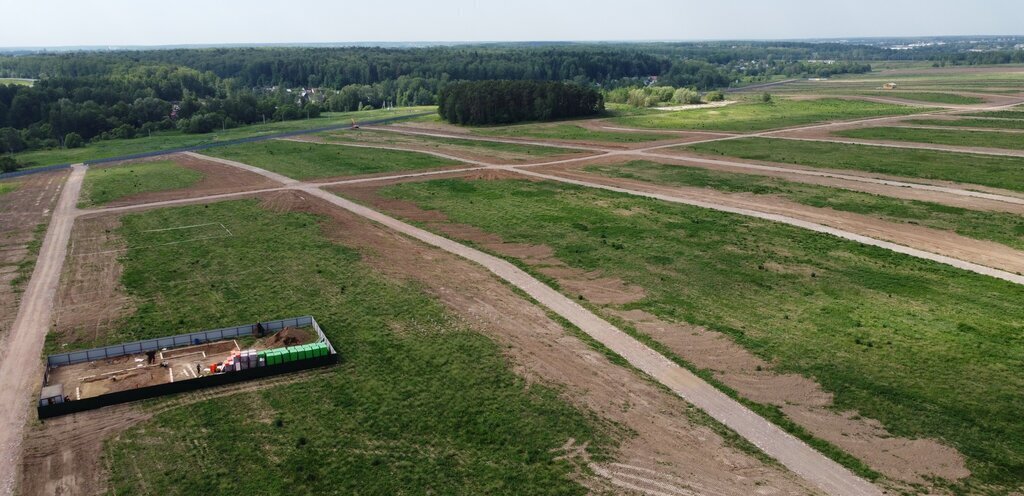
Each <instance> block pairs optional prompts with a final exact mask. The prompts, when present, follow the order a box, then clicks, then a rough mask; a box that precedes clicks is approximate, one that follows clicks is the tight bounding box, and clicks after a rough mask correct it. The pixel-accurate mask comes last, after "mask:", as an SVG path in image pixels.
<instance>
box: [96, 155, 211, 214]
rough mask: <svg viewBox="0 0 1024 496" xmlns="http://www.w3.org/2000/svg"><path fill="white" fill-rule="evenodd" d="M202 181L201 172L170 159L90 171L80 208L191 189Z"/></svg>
mask: <svg viewBox="0 0 1024 496" xmlns="http://www.w3.org/2000/svg"><path fill="white" fill-rule="evenodd" d="M202 178H203V174H202V173H201V172H199V171H194V170H192V169H187V168H185V167H182V166H180V165H178V164H176V163H174V162H173V161H170V160H161V161H159V162H143V163H138V164H124V165H117V166H114V167H99V168H90V169H89V171H88V172H87V173H86V174H85V180H84V182H83V183H82V199H81V200H80V201H79V202H78V205H79V206H80V207H89V206H97V205H103V204H105V203H110V202H112V201H114V200H119V199H121V198H124V197H126V196H131V195H135V194H139V193H147V192H150V191H167V190H171V189H180V188H187V187H189V186H191V185H193V184H195V183H197V182H199V180H201V179H202Z"/></svg>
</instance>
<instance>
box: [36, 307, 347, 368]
mask: <svg viewBox="0 0 1024 496" xmlns="http://www.w3.org/2000/svg"><path fill="white" fill-rule="evenodd" d="M261 324H263V328H264V329H266V330H267V331H269V332H277V331H279V330H281V329H284V328H286V327H310V326H312V327H314V328H315V329H316V331H317V335H318V336H319V338H320V340H323V341H326V340H327V338H326V337H325V336H324V334H323V331H321V330H320V326H319V325H317V324H316V320H315V319H314V318H313V317H311V316H309V315H306V316H304V317H294V318H290V319H281V320H271V321H268V322H261ZM255 332H256V324H246V325H240V326H233V327H223V328H220V329H211V330H207V331H198V332H190V333H187V334H178V335H176V336H167V337H162V338H153V339H143V340H141V341H133V342H131V343H121V344H115V345H111V346H103V347H100V348H92V349H88V350H79V351H69V352H67V353H58V354H56V355H50V356H47V357H46V366H47V367H60V366H62V365H73V364H76V363H82V362H91V361H93V360H102V359H105V358H115V357H119V356H124V355H132V354H136V353H143V352H146V351H153V350H159V349H163V348H177V347H179V346H188V345H194V344H200V343H208V342H211V341H220V340H224V339H231V338H235V337H238V336H247V335H252V334H254V333H255ZM332 350H333V348H332Z"/></svg>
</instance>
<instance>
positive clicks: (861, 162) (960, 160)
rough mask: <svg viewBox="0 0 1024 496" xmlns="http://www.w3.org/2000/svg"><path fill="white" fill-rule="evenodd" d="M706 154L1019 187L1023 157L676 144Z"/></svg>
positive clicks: (759, 141)
mask: <svg viewBox="0 0 1024 496" xmlns="http://www.w3.org/2000/svg"><path fill="white" fill-rule="evenodd" d="M680 149H685V150H690V151H694V152H698V153H703V154H707V155H719V156H727V157H738V158H743V159H749V160H764V161H767V162H781V163H787V164H798V165H805V166H809V167H821V168H826V169H851V170H860V171H867V172H874V173H879V174H889V175H893V176H903V177H911V178H920V179H938V180H945V181H956V182H961V183H971V184H981V185H985V186H992V187H994V188H1003V189H1009V190H1014V191H1024V158H1017V157H999V156H993V155H972V154H969V153H955V152H941V151H935V150H913V149H901V148H879V147H876V146H870V145H853V144H846V143H826V142H815V141H797V140H783V139H771V138H743V139H736V140H728V141H716V142H711V143H700V144H696V145H688V146H685V147H680Z"/></svg>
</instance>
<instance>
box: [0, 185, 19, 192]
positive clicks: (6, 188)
mask: <svg viewBox="0 0 1024 496" xmlns="http://www.w3.org/2000/svg"><path fill="white" fill-rule="evenodd" d="M19 185H20V183H6V182H4V183H0V195H3V194H5V193H10V192H12V191H14V190H16V189H18V186H19Z"/></svg>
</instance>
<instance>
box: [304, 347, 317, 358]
mask: <svg viewBox="0 0 1024 496" xmlns="http://www.w3.org/2000/svg"><path fill="white" fill-rule="evenodd" d="M302 351H303V353H304V358H306V359H307V360H308V359H310V358H313V357H314V356H316V355H314V354H313V345H311V344H307V345H305V346H303V347H302Z"/></svg>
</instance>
